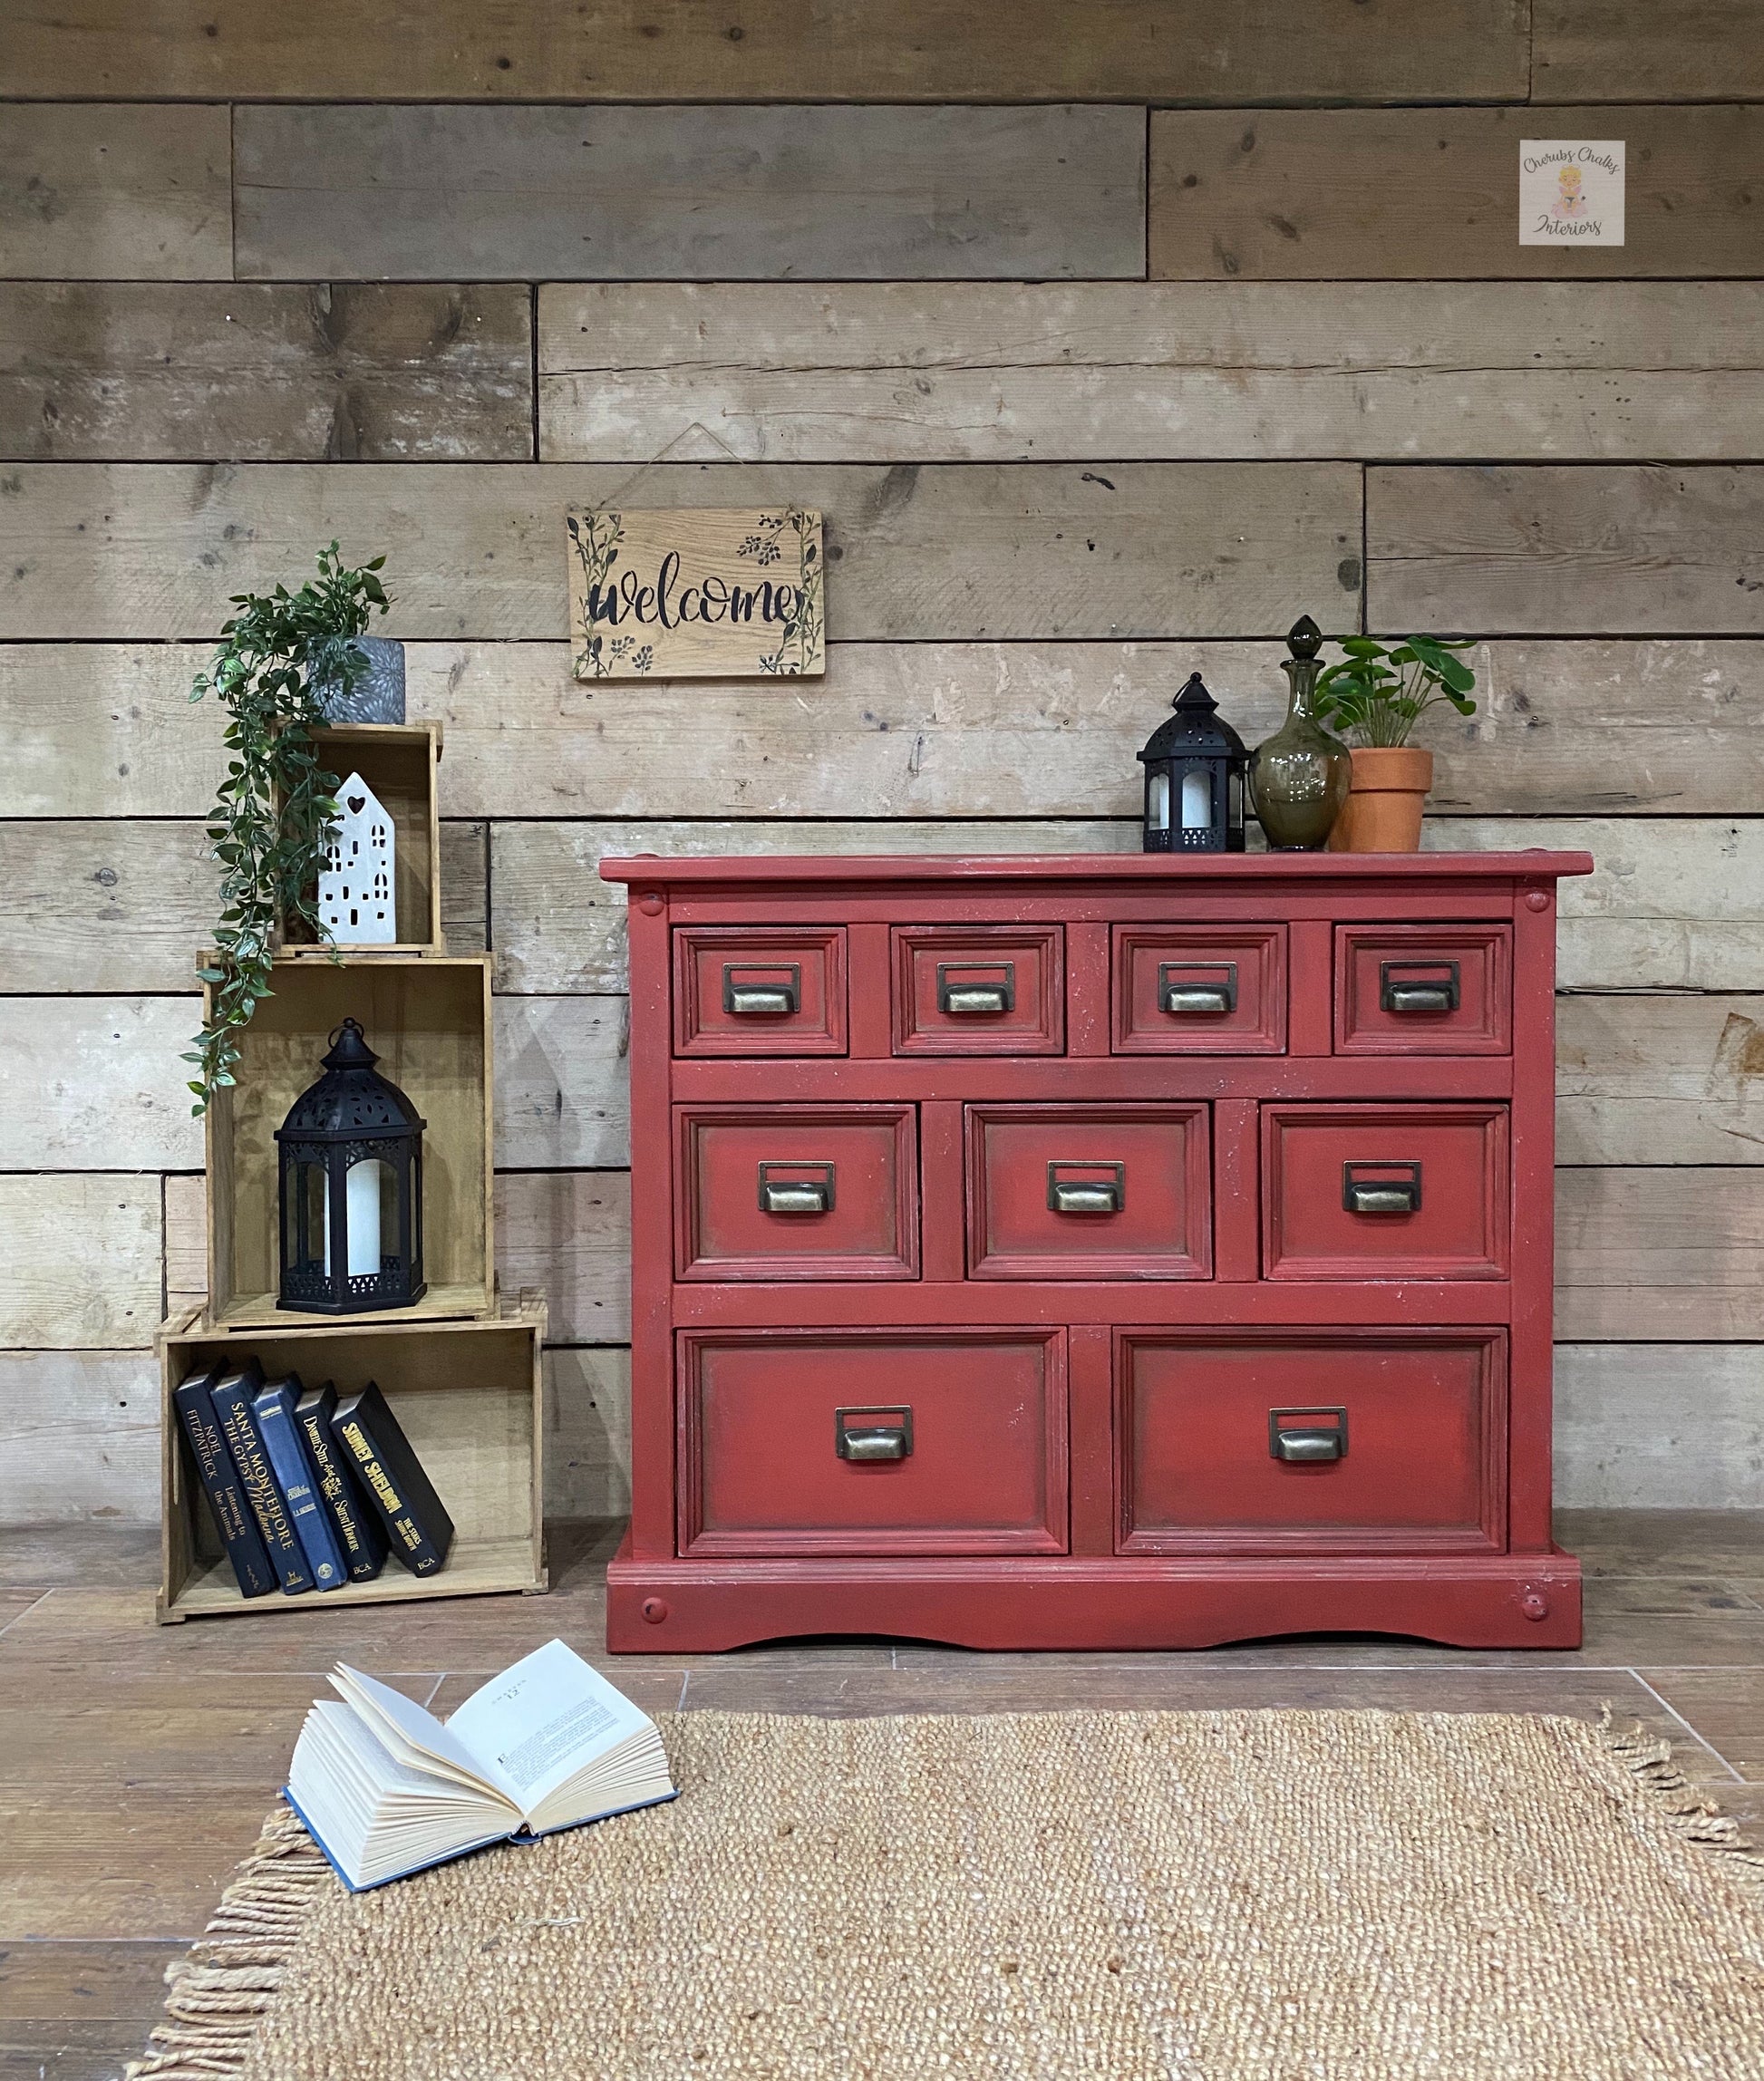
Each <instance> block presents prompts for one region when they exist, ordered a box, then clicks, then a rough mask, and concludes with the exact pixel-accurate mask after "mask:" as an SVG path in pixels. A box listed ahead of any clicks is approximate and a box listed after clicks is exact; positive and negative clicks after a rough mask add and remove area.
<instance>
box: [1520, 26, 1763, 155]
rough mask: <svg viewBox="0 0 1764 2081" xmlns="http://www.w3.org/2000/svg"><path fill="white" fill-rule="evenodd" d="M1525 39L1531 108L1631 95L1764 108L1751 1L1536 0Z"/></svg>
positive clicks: (1759, 47) (1759, 52) (1760, 47)
mask: <svg viewBox="0 0 1764 2081" xmlns="http://www.w3.org/2000/svg"><path fill="white" fill-rule="evenodd" d="M1532 38H1533V44H1532V53H1533V54H1532V63H1533V68H1534V72H1533V92H1534V94H1535V96H1536V99H1537V100H1538V101H1540V102H1556V101H1575V100H1585V101H1589V102H1602V101H1626V100H1628V99H1629V97H1630V96H1631V95H1633V94H1634V93H1637V92H1647V93H1649V94H1651V95H1653V96H1654V97H1656V98H1657V99H1658V100H1661V101H1686V102H1701V101H1711V102H1716V101H1719V102H1741V101H1764V44H1760V42H1759V35H1758V15H1757V11H1756V9H1755V8H1754V7H1753V6H1752V5H1750V0H1690V4H1689V5H1686V4H1684V0H1679V4H1678V5H1672V6H1666V7H1660V6H1651V5H1648V0H1535V5H1534V7H1533V11H1532ZM1551 134H1552V135H1553V136H1554V135H1556V134H1557V133H1556V132H1554V131H1552V133H1551ZM1561 134H1564V135H1566V134H1568V133H1566V132H1564V133H1561ZM1574 134H1576V135H1577V134H1579V133H1577V132H1576V133H1574ZM1585 134H1586V135H1587V136H1588V137H1592V136H1599V137H1608V136H1609V135H1610V134H1611V133H1610V132H1609V131H1587V132H1586V133H1585Z"/></svg>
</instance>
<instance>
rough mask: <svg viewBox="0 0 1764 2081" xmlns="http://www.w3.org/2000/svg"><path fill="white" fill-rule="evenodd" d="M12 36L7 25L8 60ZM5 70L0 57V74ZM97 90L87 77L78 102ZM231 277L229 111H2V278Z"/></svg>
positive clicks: (107, 107)
mask: <svg viewBox="0 0 1764 2081" xmlns="http://www.w3.org/2000/svg"><path fill="white" fill-rule="evenodd" d="M15 27H16V24H15V21H14V20H13V19H12V18H11V17H10V16H9V18H8V22H7V38H6V47H7V49H8V50H10V49H12V48H13V47H14V45H13V36H14V33H15ZM8 69H9V67H8V66H7V62H6V57H5V53H0V72H4V71H5V70H8ZM91 88H92V82H91V78H90V75H88V77H87V78H86V79H85V80H84V81H83V82H80V83H78V84H73V85H72V91H73V92H75V93H79V92H91ZM133 91H139V90H133ZM232 272H233V204H232V140H231V133H230V129H229V124H228V111H226V110H225V109H224V108H194V109H192V108H178V107H164V106H160V107H153V106H150V105H148V104H138V105H136V106H134V107H126V106H121V105H119V104H117V103H115V102H107V103H87V104H85V105H83V106H80V105H73V106H67V105H63V106H50V107H44V108H24V107H14V108H9V109H8V110H7V111H6V116H5V122H4V123H0V276H19V277H34V278H36V279H39V280H41V279H44V278H47V279H53V280H56V281H66V280H76V281H82V280H108V279H110V278H111V277H112V276H128V277H131V278H133V279H136V280H140V279H141V278H143V277H145V278H148V279H151V280H155V281H201V282H224V281H226V280H228V277H229V276H231V274H232Z"/></svg>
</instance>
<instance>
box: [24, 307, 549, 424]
mask: <svg viewBox="0 0 1764 2081" xmlns="http://www.w3.org/2000/svg"><path fill="white" fill-rule="evenodd" d="M531 327H532V312H531V304H530V299H529V297H528V294H527V292H526V290H525V289H524V288H520V287H516V286H507V287H502V286H495V285H491V286H482V287H477V286H473V287H459V286H447V285H429V284H425V285H422V286H414V285H411V286H404V285H400V286H354V287H352V286H348V285H344V284H340V285H338V286H331V285H330V284H329V283H323V282H321V283H318V284H315V285H307V286H301V287H298V288H294V287H282V286H276V285H271V284H267V283H231V284H228V285H227V286H224V287H211V286H208V285H207V284H200V283H180V284H177V285H171V284H165V283H153V282H117V283H80V284H71V285H68V286H33V287H28V288H27V287H24V286H21V285H12V286H6V285H0V456H5V457H7V458H24V459H28V460H51V461H54V460H62V461H65V460H83V459H87V458H96V459H99V460H152V459H154V458H157V457H166V458H172V459H179V460H208V459H210V458H212V459H214V460H228V461H248V462H281V461H295V462H305V461H312V462H319V461H325V462H337V461H342V462H400V461H412V460H414V461H476V462H503V461H525V460H529V459H530V458H531V456H532V452H533V424H532V411H533V400H532V387H533V380H532V342H531Z"/></svg>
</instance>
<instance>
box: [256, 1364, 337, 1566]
mask: <svg viewBox="0 0 1764 2081" xmlns="http://www.w3.org/2000/svg"><path fill="white" fill-rule="evenodd" d="M302 1391H303V1390H302V1389H301V1385H300V1381H299V1379H298V1378H297V1377H296V1375H295V1374H292V1373H290V1374H289V1375H288V1377H287V1379H285V1380H272V1381H271V1382H270V1384H269V1386H268V1387H267V1388H265V1389H264V1390H263V1391H262V1393H261V1394H259V1395H258V1396H257V1399H256V1400H255V1401H254V1402H253V1403H252V1405H251V1410H252V1414H253V1415H254V1416H255V1417H256V1418H257V1435H258V1436H259V1437H261V1438H262V1439H263V1441H264V1450H265V1452H266V1453H267V1454H268V1456H269V1465H270V1471H271V1472H272V1473H273V1474H274V1475H275V1476H276V1487H277V1488H279V1489H280V1490H281V1492H282V1495H283V1499H284V1501H285V1502H286V1504H287V1506H288V1517H289V1519H290V1521H291V1522H292V1524H293V1525H294V1535H295V1537H296V1539H297V1540H298V1541H299V1542H300V1550H301V1552H302V1553H304V1554H305V1556H306V1565H307V1567H308V1568H310V1569H311V1570H312V1573H313V1580H314V1582H315V1583H317V1584H318V1586H319V1588H320V1589H321V1590H341V1589H342V1588H343V1586H344V1583H346V1582H348V1580H349V1571H348V1569H347V1568H346V1566H345V1565H344V1558H343V1549H342V1547H341V1546H339V1545H338V1544H337V1534H336V1531H335V1528H334V1526H333V1524H332V1523H331V1519H330V1515H329V1514H328V1513H327V1512H326V1510H325V1505H324V1503H323V1501H322V1499H321V1498H320V1495H319V1487H318V1476H317V1475H316V1474H315V1472H314V1471H313V1463H312V1458H311V1456H310V1455H309V1454H308V1453H307V1450H306V1440H305V1435H304V1434H303V1432H302V1429H301V1427H300V1423H299V1421H298V1419H297V1418H296V1416H295V1413H294V1410H295V1404H296V1402H297V1401H298V1400H299V1399H300V1396H301V1393H302Z"/></svg>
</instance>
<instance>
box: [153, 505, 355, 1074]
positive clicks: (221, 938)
mask: <svg viewBox="0 0 1764 2081" xmlns="http://www.w3.org/2000/svg"><path fill="white" fill-rule="evenodd" d="M384 563H385V558H384V557H374V559H373V562H372V563H370V564H364V565H363V566H361V568H360V569H359V570H345V569H344V566H343V563H342V559H341V557H340V554H339V551H338V546H337V544H336V543H334V542H333V543H332V545H331V547H329V548H328V549H322V550H321V551H320V552H319V556H318V576H317V577H316V578H315V579H314V578H308V579H307V581H306V582H305V585H304V586H301V587H300V588H299V590H298V591H297V592H293V593H290V592H289V591H288V589H287V587H286V586H276V590H275V592H274V593H272V594H271V595H268V596H267V598H266V597H262V596H260V595H257V594H255V593H236V594H234V595H233V605H234V606H235V607H237V609H238V612H237V614H236V615H234V616H233V617H232V619H231V620H230V621H228V623H226V624H224V626H223V627H222V629H221V634H220V644H219V647H218V649H217V651H216V652H215V655H214V662H213V663H211V664H210V665H209V667H208V671H207V672H204V673H198V675H197V677H196V681H195V682H194V684H193V685H192V687H191V689H190V699H191V700H192V701H200V700H201V699H202V697H203V695H204V694H206V693H210V692H212V693H215V694H218V696H219V698H220V701H221V702H222V704H223V705H224V707H225V708H226V710H227V718H228V720H227V732H226V745H227V750H228V754H229V756H228V761H227V773H226V777H225V779H223V780H222V781H221V783H220V788H219V791H218V797H217V799H216V802H215V806H214V809H213V811H212V812H211V814H210V816H209V819H208V837H209V840H210V843H211V844H212V846H213V849H214V857H215V858H216V859H217V860H218V861H219V863H220V869H221V874H220V918H219V922H218V924H217V925H216V927H215V934H214V940H215V953H214V958H213V960H212V962H211V963H210V964H209V965H208V967H206V968H204V969H202V970H201V971H200V974H201V980H202V981H203V982H206V983H208V985H209V986H210V988H211V990H212V992H213V995H212V1001H211V1002H212V1011H211V1013H210V1015H209V1017H208V1021H207V1022H206V1023H205V1024H204V1026H203V1028H202V1031H201V1032H200V1033H199V1034H198V1035H197V1036H196V1040H195V1044H194V1047H193V1049H192V1051H191V1052H190V1053H189V1054H187V1055H186V1056H185V1057H184V1060H185V1061H187V1062H193V1063H195V1065H196V1074H195V1076H194V1077H193V1078H191V1079H190V1083H189V1089H191V1090H192V1091H193V1092H194V1093H195V1095H196V1103H195V1105H194V1106H193V1107H192V1108H191V1110H192V1111H193V1112H195V1113H198V1114H200V1113H202V1112H204V1111H206V1110H207V1108H208V1102H209V1100H210V1099H212V1098H213V1097H214V1094H215V1093H216V1091H218V1090H219V1089H223V1088H224V1087H226V1086H227V1085H229V1084H231V1083H232V1081H233V1072H234V1070H236V1069H237V1064H238V1060H239V1050H238V1038H237V1037H238V1035H239V1033H240V1031H242V1030H243V1029H244V1027H245V1026H246V1025H247V1024H248V1022H249V1021H250V1019H251V1016H252V1014H253V1013H254V1012H255V1011H257V1005H258V1003H259V1002H261V1000H263V999H264V998H266V997H267V996H269V995H270V985H269V978H270V966H271V963H272V960H273V959H274V955H275V949H276V941H277V938H278V936H279V934H280V933H281V931H282V929H283V927H284V926H285V925H286V924H287V923H289V922H290V921H293V920H296V919H298V920H300V921H302V922H304V923H305V924H307V925H309V926H310V927H311V928H312V932H313V934H314V937H315V938H316V939H318V940H320V941H328V940H329V938H330V934H329V933H328V932H327V931H326V930H325V926H324V924H323V923H322V922H321V920H320V918H319V916H318V913H317V908H316V904H315V888H316V881H317V876H318V871H319V867H320V865H321V863H322V860H323V856H324V850H325V837H326V835H327V833H328V832H329V830H330V828H331V826H332V824H333V822H334V820H335V818H336V816H337V804H336V800H335V790H336V789H337V787H338V785H339V782H338V779H337V777H336V775H335V774H334V773H327V772H325V770H324V769H323V768H322V767H321V766H320V764H319V760H318V753H317V751H316V750H315V745H314V741H313V732H314V731H315V730H318V729H320V728H322V727H323V726H324V724H325V722H326V721H330V720H332V719H333V716H334V711H335V706H336V703H337V701H338V698H339V695H341V696H342V698H343V699H344V702H346V701H347V697H348V696H349V694H350V692H351V691H352V689H353V688H354V686H355V684H356V682H357V681H358V680H359V679H360V678H361V676H362V675H363V673H365V672H367V671H368V670H369V669H370V665H371V659H370V656H369V653H366V652H364V651H363V649H362V648H361V639H362V637H363V634H364V632H365V631H366V629H367V626H368V623H369V621H370V619H371V617H372V616H373V615H374V614H375V613H379V614H384V613H385V611H386V608H387V605H389V603H388V601H387V598H386V594H385V589H384V587H383V586H382V584H381V582H380V579H379V576H378V575H377V574H378V573H379V571H380V570H381V568H382V566H383V565H384ZM370 640H371V639H370Z"/></svg>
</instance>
